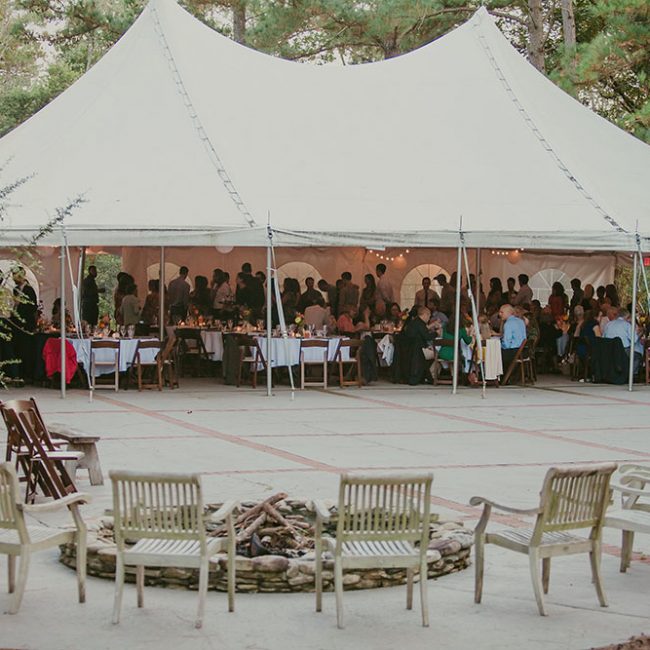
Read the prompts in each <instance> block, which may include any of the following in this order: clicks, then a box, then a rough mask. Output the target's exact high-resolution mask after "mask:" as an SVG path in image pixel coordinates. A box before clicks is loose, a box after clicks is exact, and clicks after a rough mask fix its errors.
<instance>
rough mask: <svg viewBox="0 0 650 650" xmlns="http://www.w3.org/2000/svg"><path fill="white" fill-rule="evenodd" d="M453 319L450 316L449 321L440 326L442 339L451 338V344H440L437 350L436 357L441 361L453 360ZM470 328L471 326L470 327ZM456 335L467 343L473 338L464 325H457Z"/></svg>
mask: <svg viewBox="0 0 650 650" xmlns="http://www.w3.org/2000/svg"><path fill="white" fill-rule="evenodd" d="M455 327H456V325H455V321H454V317H453V316H452V317H451V318H450V319H449V321H448V322H447V323H446V324H445V325H444V326H443V328H442V337H441V338H443V339H451V341H452V344H451V345H442V346H440V350H439V351H438V359H440V360H441V361H453V360H454V344H453V340H454V329H455ZM470 329H471V328H470ZM458 337H459V339H460V340H461V341H464V342H465V343H467V344H468V345H469V344H470V343H472V341H473V340H474V339H473V337H472V335H471V334H470V333H469V332H468V331H467V330H466V329H465V328H464V327H459V328H458Z"/></svg>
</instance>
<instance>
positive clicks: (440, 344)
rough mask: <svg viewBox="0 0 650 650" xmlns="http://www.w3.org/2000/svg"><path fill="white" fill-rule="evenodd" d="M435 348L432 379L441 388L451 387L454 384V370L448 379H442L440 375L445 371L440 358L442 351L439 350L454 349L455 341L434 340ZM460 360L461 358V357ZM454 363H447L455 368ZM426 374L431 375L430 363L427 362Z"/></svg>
mask: <svg viewBox="0 0 650 650" xmlns="http://www.w3.org/2000/svg"><path fill="white" fill-rule="evenodd" d="M431 345H432V346H433V361H432V363H431V367H432V368H433V373H432V378H433V385H434V386H440V385H442V384H447V385H449V386H451V385H452V384H453V383H454V377H453V370H450V373H449V376H448V377H441V376H440V374H441V372H442V370H443V367H442V359H440V358H439V355H440V350H439V348H452V349H453V347H454V339H434V340H433V341H432V342H431ZM457 353H458V351H457ZM459 358H460V357H459ZM453 363H454V362H453V361H447V364H449V366H450V367H452V366H453ZM424 365H425V367H426V373H427V375H428V373H429V362H428V361H425V364H424Z"/></svg>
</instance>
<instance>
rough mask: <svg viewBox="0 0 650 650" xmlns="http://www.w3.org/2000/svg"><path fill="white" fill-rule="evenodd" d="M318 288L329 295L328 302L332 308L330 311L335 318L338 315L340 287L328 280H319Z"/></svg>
mask: <svg viewBox="0 0 650 650" xmlns="http://www.w3.org/2000/svg"><path fill="white" fill-rule="evenodd" d="M318 288H319V289H320V290H321V291H322V292H323V293H324V294H325V295H326V296H327V303H328V305H329V308H330V313H331V314H332V316H334V317H335V318H336V317H337V316H338V302H339V299H338V294H339V292H338V289H337V288H336V285H335V284H330V283H329V282H327V280H323V279H321V280H319V281H318Z"/></svg>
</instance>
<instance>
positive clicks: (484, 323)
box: [478, 314, 498, 341]
mask: <svg viewBox="0 0 650 650" xmlns="http://www.w3.org/2000/svg"><path fill="white" fill-rule="evenodd" d="M478 327H479V334H480V335H481V339H482V340H484V341H487V339H489V338H492V337H493V336H498V333H497V332H495V331H494V330H493V329H492V327H491V326H490V319H489V318H488V317H487V315H486V314H481V315H480V316H479V317H478Z"/></svg>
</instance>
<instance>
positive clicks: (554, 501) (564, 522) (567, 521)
mask: <svg viewBox="0 0 650 650" xmlns="http://www.w3.org/2000/svg"><path fill="white" fill-rule="evenodd" d="M615 470H616V464H615V463H603V464H599V465H575V466H571V467H552V468H551V469H549V470H548V472H547V474H546V478H545V479H544V485H543V487H542V492H541V501H540V509H541V513H540V514H539V515H538V517H537V522H536V525H535V532H534V534H533V539H532V543H533V544H534V543H538V542H539V541H540V540H541V536H542V534H543V533H545V532H553V531H566V530H575V529H579V528H597V527H600V526H601V522H602V518H603V515H604V513H605V510H606V509H607V505H608V503H609V500H610V488H609V482H610V479H611V476H612V473H613V472H614V471H615Z"/></svg>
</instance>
